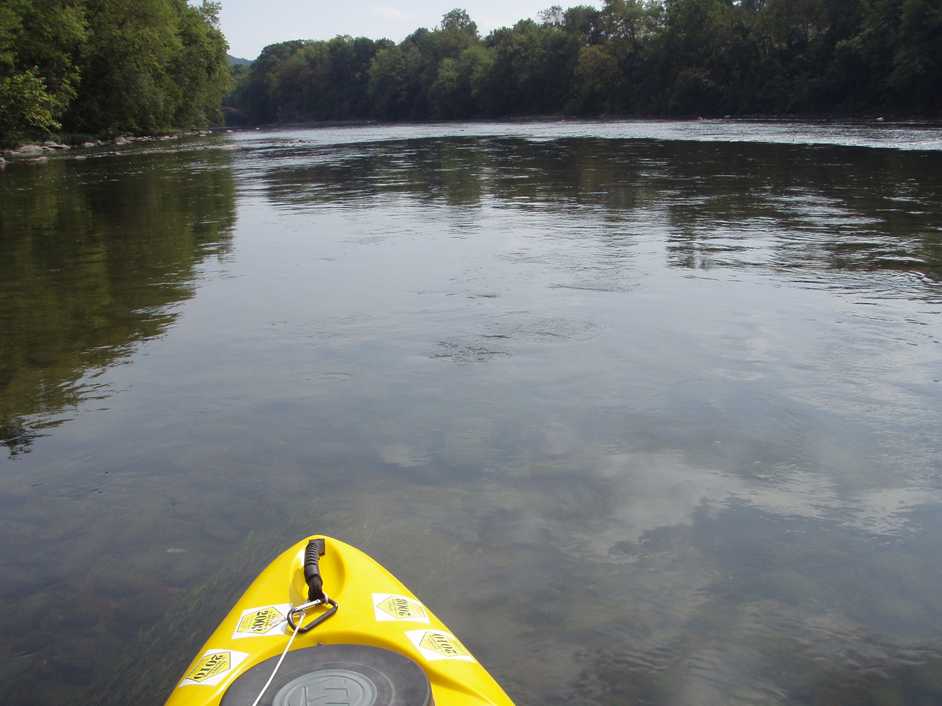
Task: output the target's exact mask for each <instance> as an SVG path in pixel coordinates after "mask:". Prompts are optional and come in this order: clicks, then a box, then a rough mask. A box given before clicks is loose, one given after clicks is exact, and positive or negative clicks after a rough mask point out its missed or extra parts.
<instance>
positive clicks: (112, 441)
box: [0, 121, 942, 706]
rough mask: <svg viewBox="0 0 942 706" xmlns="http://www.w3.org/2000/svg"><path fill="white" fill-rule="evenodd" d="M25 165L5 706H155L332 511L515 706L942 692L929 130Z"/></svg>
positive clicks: (10, 220)
mask: <svg viewBox="0 0 942 706" xmlns="http://www.w3.org/2000/svg"><path fill="white" fill-rule="evenodd" d="M81 156H83V157H84V158H83V159H75V156H74V155H73V156H71V157H68V158H58V159H51V160H50V161H49V162H48V163H46V164H21V163H12V164H8V165H7V167H6V169H5V170H4V171H3V172H0V439H2V441H3V446H2V447H0V451H3V454H2V457H0V536H2V542H0V598H2V601H3V605H4V610H3V611H2V614H0V701H2V702H3V703H8V704H21V705H24V706H30V705H43V706H45V705H51V704H57V705H61V704H67V703H76V704H80V703H115V704H127V703H136V704H159V703H160V702H161V700H162V699H163V698H164V697H165V695H166V694H167V692H168V691H169V689H170V688H171V686H172V684H173V682H174V679H175V678H176V677H177V675H178V674H179V673H180V671H181V670H182V669H183V667H184V666H185V665H186V663H187V662H188V661H189V660H190V658H191V657H192V655H193V653H194V652H195V650H196V649H197V647H198V646H199V645H200V644H201V643H202V641H203V640H204V639H205V637H206V636H207V635H208V633H209V631H210V630H211V628H212V627H213V626H214V625H215V624H216V622H217V621H218V620H219V619H220V618H221V616H222V615H224V614H225V613H226V612H227V610H228V608H229V606H230V605H231V602H232V600H233V599H234V598H235V597H236V596H237V595H238V594H239V593H240V592H241V590H242V589H243V588H244V586H245V585H246V583H247V582H248V581H249V580H250V579H251V578H252V577H253V576H254V575H255V573H256V572H257V571H258V570H259V569H260V568H261V566H262V565H263V564H264V563H265V562H266V561H267V560H268V559H269V558H271V557H272V556H273V555H274V554H275V553H276V552H277V551H279V550H280V549H281V548H283V547H284V546H286V545H287V544H289V543H291V542H294V541H296V540H297V539H298V538H299V537H301V536H303V535H304V534H306V533H308V532H312V531H323V532H327V533H330V534H333V535H336V536H338V537H341V538H344V539H346V540H348V541H350V542H352V543H354V544H357V545H359V546H360V547H362V548H364V549H366V550H367V551H369V552H370V553H372V554H373V555H374V556H376V557H377V558H378V559H380V560H381V561H382V562H383V563H384V564H386V565H387V566H388V567H389V568H390V569H391V570H392V571H393V572H395V573H396V574H397V575H398V576H399V577H400V578H401V579H402V580H403V581H404V582H405V583H406V584H407V585H409V586H410V587H411V588H412V589H413V590H414V591H415V592H416V593H417V594H418V595H419V596H421V597H422V598H423V599H424V600H425V601H426V602H427V603H428V604H429V605H430V606H432V607H433V609H434V610H435V611H436V612H437V613H438V614H439V615H440V616H441V617H442V618H443V619H444V620H445V621H446V622H447V623H448V624H449V625H450V626H451V627H452V628H453V629H454V630H455V632H456V633H457V634H458V635H459V636H460V637H461V638H462V640H463V641H464V642H465V643H466V644H467V645H468V646H469V647H470V648H471V649H472V650H473V651H474V652H475V653H476V654H477V655H478V657H479V658H480V659H481V661H482V662H483V663H485V664H486V666H487V667H488V668H489V669H490V670H491V671H492V673H493V674H494V675H495V676H496V677H497V678H498V679H499V680H500V681H501V682H502V684H503V685H504V686H505V688H506V689H507V691H508V692H509V693H510V694H511V696H512V697H514V699H515V700H516V701H518V702H519V703H521V704H548V705H551V706H553V705H557V706H563V705H567V706H568V705H573V704H652V705H657V706H662V705H663V706H668V705H690V706H726V705H730V706H738V705H745V704H762V705H766V704H768V705H773V704H774V705H786V704H788V705H792V704H794V705H798V704H815V705H817V704H821V705H827V706H839V705H843V704H847V705H848V706H850V705H854V706H856V705H859V704H872V705H874V706H884V705H886V706H890V705H893V706H896V705H899V704H937V703H942V590H940V586H942V562H940V561H939V556H940V555H942V130H939V129H936V128H927V127H920V126H914V125H890V124H881V125H807V124H771V123H765V124H757V123H739V122H710V121H702V122H694V123H669V122H665V123H533V124H527V123H515V124H467V125H432V126H399V127H366V128H346V129H319V130H300V131H281V132H246V133H237V134H230V135H220V136H215V137H212V138H207V139H203V140H194V141H190V142H186V143H182V144H175V143H160V146H159V147H158V146H154V145H150V146H147V147H137V148H133V149H130V150H128V151H126V152H124V153H122V154H113V153H109V152H107V151H98V152H95V151H92V152H88V153H86V154H84V155H81Z"/></svg>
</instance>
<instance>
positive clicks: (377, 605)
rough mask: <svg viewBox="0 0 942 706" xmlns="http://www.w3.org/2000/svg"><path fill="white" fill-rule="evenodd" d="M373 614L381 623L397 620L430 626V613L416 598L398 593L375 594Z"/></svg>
mask: <svg viewBox="0 0 942 706" xmlns="http://www.w3.org/2000/svg"><path fill="white" fill-rule="evenodd" d="M373 612H374V613H375V614H376V620H378V621H379V622H389V621H391V620H395V621H398V622H406V623H425V624H426V625H428V611H427V610H425V606H424V605H422V604H421V603H419V602H418V601H417V600H415V599H414V598H409V597H407V596H400V595H398V594H396V593H374V594H373Z"/></svg>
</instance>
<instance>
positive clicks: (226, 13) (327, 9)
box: [222, 0, 598, 59]
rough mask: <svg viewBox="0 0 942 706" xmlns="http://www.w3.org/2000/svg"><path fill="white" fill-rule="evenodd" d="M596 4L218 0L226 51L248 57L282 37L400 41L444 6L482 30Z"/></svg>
mask: <svg viewBox="0 0 942 706" xmlns="http://www.w3.org/2000/svg"><path fill="white" fill-rule="evenodd" d="M554 4H556V5H562V6H563V7H570V6H572V5H593V4H595V5H597V4H598V3H595V2H592V1H591V0H583V1H582V2H565V1H562V2H560V1H559V0H556V2H554V1H553V0H465V1H464V2H461V1H460V0H377V1H376V2H371V1H370V0H366V1H365V2H362V1H361V0H330V1H329V2H328V1H325V0H222V29H223V32H225V34H226V37H227V38H228V39H229V46H230V48H229V53H230V54H232V55H233V56H241V57H243V58H245V59H254V58H255V57H256V56H258V53H259V52H260V51H261V50H262V47H264V46H266V45H268V44H272V43H274V42H282V41H286V40H288V39H330V38H331V37H333V36H335V35H338V34H352V35H354V36H364V37H372V38H373V39H380V38H382V37H388V38H389V39H392V40H395V41H397V42H398V41H400V40H401V39H403V38H404V37H405V36H406V35H408V34H410V33H411V32H412V31H413V30H415V29H416V28H417V27H429V28H432V27H434V26H435V25H437V24H438V22H439V21H440V20H441V18H442V15H444V14H445V13H446V12H448V11H449V10H451V9H453V8H455V7H463V8H464V9H465V10H467V11H468V14H470V15H471V19H473V20H474V21H475V22H477V23H478V29H480V30H481V32H482V34H484V33H487V32H489V31H490V30H492V29H494V28H495V27H504V26H509V25H512V24H513V23H514V22H516V21H517V20H520V19H523V18H526V17H532V18H536V16H537V13H538V12H539V11H540V10H543V9H546V8H547V7H549V6H550V5H554Z"/></svg>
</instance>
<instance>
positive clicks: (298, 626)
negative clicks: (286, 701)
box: [252, 613, 304, 706]
mask: <svg viewBox="0 0 942 706" xmlns="http://www.w3.org/2000/svg"><path fill="white" fill-rule="evenodd" d="M302 622H304V614H303V613H302V614H301V618H300V619H299V620H298V622H297V624H296V625H295V626H294V632H293V633H291V637H290V638H288V644H287V645H285V649H284V650H283V651H282V653H281V657H279V658H278V664H276V665H275V668H274V669H273V670H272V671H271V676H270V677H268V681H267V682H265V686H263V687H262V690H261V692H259V694H258V696H256V697H255V701H253V702H252V706H258V704H259V702H260V701H261V700H262V697H263V696H265V692H266V691H268V687H270V686H271V683H272V682H273V681H274V680H275V675H276V674H278V670H279V669H281V663H282V662H284V661H285V655H287V654H288V650H290V649H291V643H293V642H294V638H296V637H297V636H298V630H300V629H301V623H302Z"/></svg>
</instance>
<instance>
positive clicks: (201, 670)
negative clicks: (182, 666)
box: [179, 650, 248, 686]
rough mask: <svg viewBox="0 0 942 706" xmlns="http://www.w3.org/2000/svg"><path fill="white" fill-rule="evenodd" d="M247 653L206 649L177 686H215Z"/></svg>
mask: <svg viewBox="0 0 942 706" xmlns="http://www.w3.org/2000/svg"><path fill="white" fill-rule="evenodd" d="M246 657H248V655H247V654H246V653H245V652H236V651H235V650H206V652H204V653H203V655H202V656H201V657H200V658H199V659H198V660H196V662H195V663H194V664H193V667H192V668H190V669H189V670H188V671H187V673H186V674H184V675H183V679H182V680H181V681H180V684H179V686H194V685H195V686H215V685H216V684H218V683H219V682H221V681H222V680H223V679H225V678H226V677H227V676H228V675H229V673H230V672H232V670H233V669H235V668H236V667H238V666H239V665H240V664H242V662H243V661H244V660H245V658H246Z"/></svg>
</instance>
